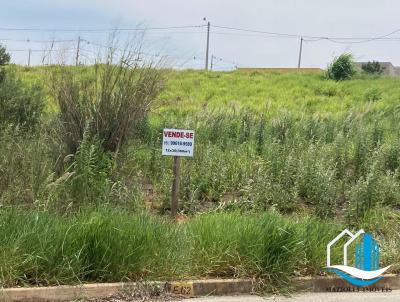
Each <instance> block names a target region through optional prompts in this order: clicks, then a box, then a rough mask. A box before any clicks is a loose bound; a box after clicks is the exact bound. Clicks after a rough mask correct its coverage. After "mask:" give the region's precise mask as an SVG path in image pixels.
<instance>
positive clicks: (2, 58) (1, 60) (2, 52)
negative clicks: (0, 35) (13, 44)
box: [0, 44, 11, 66]
mask: <svg viewBox="0 0 400 302" xmlns="http://www.w3.org/2000/svg"><path fill="white" fill-rule="evenodd" d="M10 60H11V56H10V54H9V53H8V52H7V50H6V48H5V47H4V46H3V45H1V44H0V66H1V65H6V64H8V63H10Z"/></svg>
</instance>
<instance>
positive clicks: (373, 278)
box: [325, 229, 390, 286]
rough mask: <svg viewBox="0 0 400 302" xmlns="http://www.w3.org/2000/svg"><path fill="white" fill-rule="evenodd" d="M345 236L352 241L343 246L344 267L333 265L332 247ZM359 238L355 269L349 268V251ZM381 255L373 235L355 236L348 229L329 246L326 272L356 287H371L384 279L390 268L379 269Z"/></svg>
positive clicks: (358, 234) (360, 232) (361, 232)
mask: <svg viewBox="0 0 400 302" xmlns="http://www.w3.org/2000/svg"><path fill="white" fill-rule="evenodd" d="M345 235H348V236H350V239H349V240H348V241H347V242H346V243H345V244H344V246H343V265H331V247H332V246H333V245H334V244H335V243H336V242H337V241H339V240H340V239H341V238H342V237H343V236H345ZM357 238H360V242H359V243H358V244H357V245H356V246H355V255H354V257H355V267H353V266H348V265H347V249H348V247H349V245H350V244H352V243H353V242H354V241H355V240H356V239H357ZM379 255H380V248H379V245H378V243H377V242H376V240H374V239H373V238H372V236H371V234H368V233H365V232H364V230H360V231H358V232H357V233H356V234H353V233H351V232H350V231H349V230H347V229H346V230H344V231H343V232H341V233H340V234H339V235H338V236H336V237H335V239H333V240H332V241H331V242H329V244H328V245H327V247H326V268H325V270H326V271H327V272H332V273H335V274H337V275H339V276H340V277H342V278H343V279H345V280H347V281H348V282H350V283H351V284H353V285H356V286H367V285H371V284H374V283H375V282H377V281H379V280H380V279H382V278H383V273H384V272H385V271H387V270H388V269H389V267H390V266H387V267H385V268H381V269H380V268H379Z"/></svg>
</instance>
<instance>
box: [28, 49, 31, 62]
mask: <svg viewBox="0 0 400 302" xmlns="http://www.w3.org/2000/svg"><path fill="white" fill-rule="evenodd" d="M29 66H31V49H30V48H29V50H28V67H29Z"/></svg>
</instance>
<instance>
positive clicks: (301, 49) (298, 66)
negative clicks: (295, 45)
mask: <svg viewBox="0 0 400 302" xmlns="http://www.w3.org/2000/svg"><path fill="white" fill-rule="evenodd" d="M302 51H303V37H301V39H300V51H299V64H298V65H297V69H299V70H300V67H301V53H302Z"/></svg>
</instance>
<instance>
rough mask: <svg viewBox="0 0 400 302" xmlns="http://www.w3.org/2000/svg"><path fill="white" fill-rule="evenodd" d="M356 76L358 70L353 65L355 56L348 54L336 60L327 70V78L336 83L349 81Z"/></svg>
mask: <svg viewBox="0 0 400 302" xmlns="http://www.w3.org/2000/svg"><path fill="white" fill-rule="evenodd" d="M355 74H356V68H355V65H354V63H353V56H352V55H351V54H348V53H344V54H342V55H340V56H339V57H337V58H335V59H334V60H333V62H332V63H331V64H330V65H329V67H328V70H327V77H328V78H329V79H332V80H335V81H343V80H349V79H351V78H352V77H353V76H354V75H355Z"/></svg>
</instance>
